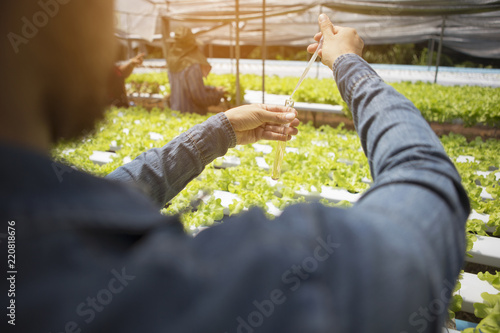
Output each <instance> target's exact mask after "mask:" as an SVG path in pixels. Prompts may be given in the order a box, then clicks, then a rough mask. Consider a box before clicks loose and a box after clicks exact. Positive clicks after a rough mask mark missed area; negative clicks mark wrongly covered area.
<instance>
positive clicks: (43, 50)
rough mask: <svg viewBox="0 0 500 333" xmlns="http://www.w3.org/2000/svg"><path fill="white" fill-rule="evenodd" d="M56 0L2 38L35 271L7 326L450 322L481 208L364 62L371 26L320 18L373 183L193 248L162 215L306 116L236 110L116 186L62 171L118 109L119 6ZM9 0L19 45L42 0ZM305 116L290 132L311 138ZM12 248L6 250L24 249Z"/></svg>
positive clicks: (2, 170)
mask: <svg viewBox="0 0 500 333" xmlns="http://www.w3.org/2000/svg"><path fill="white" fill-rule="evenodd" d="M6 4H7V5H6ZM52 4H53V6H56V5H58V6H59V7H58V9H59V14H58V15H57V16H55V17H54V18H52V21H51V22H50V24H48V25H47V26H45V27H44V28H43V30H42V29H41V30H40V31H39V34H38V35H37V37H36V38H32V39H28V38H27V37H21V38H24V39H26V41H27V42H25V43H24V42H23V41H24V40H22V39H19V38H18V39H15V38H14V37H15V36H13V35H9V36H10V39H9V38H4V39H2V41H3V42H2V43H4V44H5V45H2V46H3V48H2V49H3V50H4V52H2V53H0V60H1V61H0V66H1V67H2V71H3V73H4V80H3V82H7V80H10V81H8V82H9V84H8V85H4V86H3V87H2V89H1V90H0V94H1V95H2V96H1V97H2V98H1V99H0V103H1V108H2V113H1V115H0V117H1V122H0V142H1V144H0V151H1V154H2V163H1V164H0V184H1V186H0V193H1V198H2V201H1V204H0V217H1V220H2V226H3V227H2V230H1V232H2V233H3V234H5V233H7V230H9V232H11V230H12V229H7V225H9V226H10V225H12V224H13V225H14V228H15V242H16V243H15V249H16V254H15V255H16V257H15V258H16V267H15V268H16V271H17V273H12V274H14V279H12V276H11V274H9V275H8V276H7V278H9V279H10V280H7V278H5V277H4V278H3V279H2V282H1V283H0V288H1V290H3V293H4V294H3V295H2V298H1V306H2V308H3V309H4V311H5V312H4V313H6V314H9V315H10V316H11V317H9V316H7V317H6V316H5V315H4V318H3V319H2V320H1V321H0V327H1V331H2V332H10V331H15V332H17V331H18V332H35V331H36V332H240V333H241V332H246V333H250V332H287V333H293V332H301V333H302V332H384V333H385V332H438V331H439V330H440V329H441V327H442V324H443V321H444V318H445V317H446V315H447V311H446V305H447V302H448V300H449V297H450V294H451V290H450V285H451V286H453V284H454V281H455V279H456V278H457V275H458V273H459V271H460V268H461V266H462V264H463V259H464V258H463V257H464V250H465V237H464V223H465V221H466V218H467V216H468V213H469V203H468V199H467V196H466V194H465V192H464V189H463V188H462V186H461V184H460V177H459V175H458V173H457V171H456V170H455V168H454V166H453V164H452V162H451V161H450V160H449V158H448V157H447V156H446V154H445V152H444V150H443V148H442V146H441V144H440V142H439V140H438V138H437V137H436V136H435V135H434V133H433V132H432V131H431V129H430V128H429V126H428V125H427V123H426V122H425V121H424V120H423V119H422V117H421V115H420V113H419V111H418V110H417V109H416V108H415V107H414V106H413V104H412V103H411V102H409V101H408V100H407V99H406V98H404V97H403V96H402V95H400V94H398V93H397V92H396V91H395V90H394V89H392V88H391V87H389V86H388V85H386V84H385V83H384V82H383V81H382V80H381V79H380V77H379V76H378V75H377V74H376V73H375V72H374V71H373V69H372V68H371V67H370V66H369V65H368V64H367V63H366V62H365V61H364V60H363V59H362V58H361V57H360V55H361V49H362V41H361V40H360V39H359V37H358V36H357V34H356V33H355V31H354V30H352V29H348V28H340V27H333V26H332V24H331V22H330V21H329V20H328V19H327V18H326V17H324V16H320V21H321V22H320V26H321V30H322V33H323V35H324V37H325V41H324V46H323V50H322V53H320V55H321V56H322V61H323V63H324V64H325V65H327V66H328V67H330V68H332V70H333V75H334V78H335V80H336V81H337V84H338V87H339V90H340V92H341V94H342V97H343V98H344V99H345V101H346V102H347V104H348V105H349V108H350V109H351V110H352V112H353V116H354V121H355V124H356V129H357V131H358V133H359V135H360V139H361V142H362V144H363V149H364V151H365V153H366V154H367V156H368V160H369V162H370V167H371V171H372V175H373V178H374V183H373V186H372V187H371V188H370V189H369V190H368V191H367V192H366V193H365V194H364V196H363V197H362V198H361V199H360V200H359V201H358V202H357V203H356V204H355V205H354V206H353V207H352V208H350V209H340V208H329V207H325V206H322V205H320V204H301V205H294V206H291V207H288V208H287V209H285V211H284V212H283V214H282V215H281V216H280V217H278V218H276V219H275V220H273V221H269V220H267V219H266V218H265V215H264V213H263V212H262V211H261V210H259V209H252V210H250V211H248V212H245V213H243V214H241V215H239V216H236V217H232V218H230V219H228V220H227V221H226V222H225V223H222V224H221V225H219V226H216V227H212V228H209V229H207V230H205V231H202V232H201V233H200V234H199V235H198V236H196V237H194V238H193V237H191V236H189V235H186V234H185V233H184V231H183V227H182V225H181V223H180V222H179V219H178V218H177V217H166V216H162V215H161V214H160V213H159V211H158V210H159V208H160V207H162V205H164V204H165V202H166V201H167V200H169V199H170V198H172V197H173V196H175V195H176V193H178V192H179V191H180V190H181V189H182V188H183V186H184V185H185V184H186V183H187V182H189V180H190V179H192V178H193V177H196V175H197V174H199V173H200V172H201V171H202V170H203V167H204V166H205V165H206V164H207V163H210V161H212V160H213V159H214V158H216V157H218V156H222V155H223V154H225V153H226V151H227V149H229V148H230V147H232V146H234V145H235V144H237V143H250V142H255V141H256V140H257V139H260V138H266V137H267V138H275V139H282V140H284V139H288V137H281V136H280V134H278V133H276V131H275V129H276V127H277V126H276V125H264V124H266V123H268V122H270V123H279V124H282V123H286V122H289V121H292V120H293V118H295V112H294V111H293V110H291V109H285V108H281V107H276V108H272V107H263V106H262V107H258V106H245V107H242V108H241V109H234V110H231V111H228V112H226V113H221V114H218V115H216V116H214V117H211V118H210V119H208V120H207V121H206V122H204V123H202V124H200V125H197V126H195V127H193V128H192V129H190V130H189V131H187V132H186V133H184V134H182V135H180V136H179V137H177V138H176V139H174V140H173V141H172V142H170V143H169V144H167V145H166V146H164V147H162V148H157V149H152V150H149V151H147V152H145V153H144V154H142V155H141V156H139V157H138V158H137V159H136V160H134V161H132V162H131V163H129V164H127V165H125V166H123V167H121V168H119V169H117V170H116V171H115V172H113V173H111V174H110V175H109V176H108V177H107V179H101V178H97V177H93V176H90V175H87V174H85V173H81V172H78V171H75V170H73V169H71V168H68V167H65V166H62V165H59V164H57V163H55V162H53V161H52V160H51V159H50V158H49V157H48V154H49V148H50V145H51V143H53V142H54V141H55V140H57V139H59V138H61V137H72V136H75V135H76V134H78V133H80V132H81V131H82V130H84V129H88V128H91V127H92V124H93V122H94V121H95V119H96V118H97V117H99V116H100V115H101V114H102V108H101V105H103V104H104V101H105V91H104V89H102V91H101V88H102V87H104V86H105V84H106V75H105V73H109V71H108V70H107V69H109V68H110V67H109V66H111V65H112V61H113V59H112V58H113V54H114V53H113V52H110V51H109V45H111V44H110V43H109V41H110V40H112V38H113V26H112V23H111V22H112V20H111V17H112V11H113V5H112V1H107V0H87V1H80V0H75V1H72V2H64V4H63V3H62V2H61V1H59V2H54V3H52ZM54 4H55V5H54ZM7 6H8V7H9V13H10V15H9V17H7V18H6V19H4V20H2V21H0V29H1V31H2V32H3V33H4V36H6V35H8V34H9V33H10V32H12V31H14V33H17V31H18V30H19V29H21V28H19V20H18V18H19V17H23V16H24V15H27V14H26V13H32V12H36V11H37V10H40V8H39V7H38V6H39V3H35V2H28V1H24V0H22V1H17V2H15V3H14V2H11V1H7V2H2V3H1V4H0V9H2V12H5V10H6V8H7ZM27 17H31V16H27ZM23 22H24V21H23ZM16 29H17V30H16ZM76 36H78V38H75V37H76ZM318 37H319V35H318V36H316V40H318ZM16 38H17V37H16ZM49 41H50V43H51V45H52V46H53V47H46V43H48V42H49ZM315 47H316V44H314V45H311V46H310V47H309V51H313V50H314V49H315ZM88 49H92V50H94V52H93V53H94V54H93V55H92V57H91V59H89V58H88V56H87V54H86V52H84V51H85V50H88ZM16 50H17V53H16ZM78 54H86V55H85V57H78V56H77V55H78ZM71 55H73V56H71ZM94 56H95V57H94ZM63 59H64V61H62V60H63ZM90 60H94V61H90ZM75 69H78V74H79V75H74V74H75ZM49 74H50V75H49ZM75 77H78V79H76V78H75ZM72 78H73V81H71V80H72ZM82 83H83V86H84V87H87V88H88V90H82V89H81V88H80V87H81V86H80V84H82ZM89 83H92V85H89ZM21 87H23V89H24V90H22V91H23V93H24V98H22V99H19V98H17V97H18V96H19V93H18V92H19V91H21V90H19V89H20V88H21ZM288 114H290V117H289V118H286V115H288ZM293 121H294V122H295V123H294V122H292V127H291V129H290V130H289V131H290V132H289V133H287V135H294V134H296V132H295V131H296V130H294V129H293V126H294V125H296V124H297V121H296V120H293ZM257 125H258V126H257ZM261 126H264V127H261ZM266 129H267V130H266ZM13 222H14V223H13ZM11 237H12V236H11ZM0 240H1V241H2V242H1V243H0V248H1V251H2V253H4V254H6V253H7V238H6V237H4V238H0ZM4 259H5V258H4ZM6 263H7V260H2V266H1V269H2V271H3V272H7V271H8V270H9V269H8V268H7V267H6V266H5V265H6ZM13 280H15V283H13V282H12V281H13ZM12 288H14V289H15V296H14V297H12V296H6V294H7V292H8V291H9V290H11V289H12ZM451 288H452V287H451ZM12 300H14V304H13V303H12ZM436 300H437V301H440V302H442V307H441V308H440V309H438V310H439V311H436V309H435V307H433V305H434V304H435V301H436ZM8 308H9V309H8ZM429 309H431V310H432V311H429ZM12 315H13V316H14V319H15V326H13V325H12V324H9V323H8V320H12V319H11V318H12Z"/></svg>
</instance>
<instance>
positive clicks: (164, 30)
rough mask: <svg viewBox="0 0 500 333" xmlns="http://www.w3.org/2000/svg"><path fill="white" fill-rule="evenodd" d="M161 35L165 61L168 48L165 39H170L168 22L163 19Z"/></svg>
mask: <svg viewBox="0 0 500 333" xmlns="http://www.w3.org/2000/svg"><path fill="white" fill-rule="evenodd" d="M161 34H162V47H163V58H165V60H167V55H168V48H169V46H168V43H167V39H169V38H170V20H169V19H167V18H165V17H162V18H161ZM167 68H168V63H167Z"/></svg>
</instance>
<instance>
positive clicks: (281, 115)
mask: <svg viewBox="0 0 500 333" xmlns="http://www.w3.org/2000/svg"><path fill="white" fill-rule="evenodd" d="M259 106H260V108H261V109H262V110H261V111H260V112H259V113H258V117H259V120H260V121H261V122H262V123H275V124H288V123H290V122H292V121H293V120H294V119H295V118H297V111H296V110H295V109H293V108H290V107H285V106H278V105H264V104H262V105H259Z"/></svg>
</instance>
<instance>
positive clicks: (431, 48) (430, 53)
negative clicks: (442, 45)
mask: <svg viewBox="0 0 500 333" xmlns="http://www.w3.org/2000/svg"><path fill="white" fill-rule="evenodd" d="M433 55H434V38H431V39H429V46H428V47H427V70H431V66H432V56H433Z"/></svg>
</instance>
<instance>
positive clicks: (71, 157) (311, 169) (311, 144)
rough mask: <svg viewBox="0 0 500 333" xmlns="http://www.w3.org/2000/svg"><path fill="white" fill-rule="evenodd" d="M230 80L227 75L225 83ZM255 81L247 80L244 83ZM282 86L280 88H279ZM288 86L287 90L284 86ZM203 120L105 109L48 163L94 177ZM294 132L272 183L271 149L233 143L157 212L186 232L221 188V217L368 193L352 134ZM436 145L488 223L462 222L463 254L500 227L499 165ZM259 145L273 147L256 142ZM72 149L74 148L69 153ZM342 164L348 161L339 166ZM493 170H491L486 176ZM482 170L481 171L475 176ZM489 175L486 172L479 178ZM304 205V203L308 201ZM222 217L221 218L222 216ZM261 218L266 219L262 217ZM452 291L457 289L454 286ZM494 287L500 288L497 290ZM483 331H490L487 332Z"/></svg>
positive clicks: (365, 169)
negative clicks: (232, 163)
mask: <svg viewBox="0 0 500 333" xmlns="http://www.w3.org/2000/svg"><path fill="white" fill-rule="evenodd" d="M229 79H230V78H229ZM251 80H256V79H255V77H253V76H250V77H249V80H248V81H247V82H249V83H248V84H249V85H250V84H257V82H253V83H252V82H251ZM283 89H288V88H287V87H285V88H283ZM292 89H293V88H292ZM207 118H208V116H200V115H197V114H183V113H179V112H175V111H170V110H159V109H154V110H152V111H151V112H148V111H146V110H144V109H141V108H130V109H111V110H109V111H108V112H107V113H106V117H105V119H104V120H103V121H102V122H100V123H99V124H97V126H96V131H95V133H94V134H93V135H90V136H87V137H86V138H84V139H82V140H75V141H71V142H60V143H59V144H58V145H57V146H56V147H55V148H54V149H53V151H52V154H53V156H54V158H55V159H57V160H60V161H63V162H65V163H67V164H69V165H74V166H76V167H77V168H79V169H81V170H85V171H87V172H89V173H92V174H95V175H97V176H105V175H107V174H108V173H110V172H112V171H113V170H115V169H116V168H117V167H119V166H121V165H123V164H124V163H125V161H127V160H130V159H134V158H135V157H136V156H138V155H139V154H141V153H142V152H144V151H146V150H148V149H150V148H153V147H161V146H163V145H165V144H166V143H167V142H169V141H170V140H172V139H173V138H174V137H176V136H177V135H179V134H181V133H183V132H185V131H186V130H188V129H189V128H191V127H193V126H194V125H196V124H199V123H201V122H203V121H204V120H206V119H207ZM151 132H153V133H158V134H161V135H162V136H163V138H162V139H161V140H157V141H155V140H153V139H152V138H151V135H150V133H151ZM299 132H300V134H299V135H298V136H297V137H296V138H294V139H293V140H291V141H289V142H288V144H287V146H288V147H290V148H292V149H295V152H288V153H287V154H286V155H285V159H284V163H283V172H282V176H281V179H280V183H279V185H273V184H272V183H270V182H269V175H270V172H269V171H267V170H264V169H262V168H260V167H259V166H258V163H257V161H256V158H257V157H259V158H263V159H264V160H265V162H266V163H267V164H268V165H270V166H271V165H272V164H273V160H274V151H273V152H272V153H271V154H264V153H263V152H262V151H259V150H256V149H255V148H254V147H253V146H251V145H249V146H238V147H236V148H235V149H231V150H229V151H228V154H227V155H226V156H232V157H238V158H239V159H240V161H241V164H240V166H237V167H231V168H225V169H222V168H219V167H220V165H221V162H222V161H221V160H220V159H217V160H215V161H214V162H213V163H211V164H210V165H208V166H207V167H206V168H205V170H204V171H203V172H202V173H201V174H200V175H199V176H198V177H197V178H196V179H194V180H193V181H191V182H190V183H189V184H188V185H187V186H186V188H185V189H184V190H183V191H182V192H180V193H179V194H178V195H177V196H176V197H175V198H174V199H173V200H172V201H171V202H170V203H169V204H168V205H167V206H166V207H165V208H164V209H162V213H163V214H168V215H180V218H181V221H182V222H183V224H184V226H185V228H186V229H187V230H192V229H195V228H197V227H200V226H209V225H212V224H213V223H214V222H215V221H220V220H222V219H223V217H224V215H225V208H224V207H223V206H222V204H221V200H220V199H218V198H216V197H215V196H214V195H213V194H214V193H215V191H228V192H230V193H233V194H236V195H237V196H238V197H239V200H233V202H232V203H230V204H229V207H227V208H226V209H227V210H228V211H227V212H226V215H236V214H239V213H241V212H242V211H243V210H244V209H248V208H251V207H260V208H261V209H263V210H264V211H267V210H268V204H270V203H271V204H272V205H274V206H275V207H276V208H279V209H284V208H285V207H287V206H289V205H291V204H294V203H298V202H303V201H305V200H306V198H305V197H304V196H300V195H297V191H299V190H307V191H309V192H312V193H315V192H318V191H320V189H321V186H323V185H324V186H330V187H333V188H338V189H346V190H348V191H349V192H351V193H363V192H364V191H366V190H367V189H368V188H369V184H367V183H366V179H368V180H369V179H370V178H371V176H370V169H369V165H368V161H367V159H366V157H365V155H364V153H363V151H362V150H361V145H360V142H359V138H358V136H357V135H356V133H355V132H353V131H349V130H346V129H344V128H343V126H339V127H338V128H331V127H329V126H322V127H321V128H319V129H316V128H314V127H313V126H312V125H311V124H302V125H301V126H300V127H299ZM113 141H115V142H114V144H116V145H119V146H121V149H120V150H118V151H117V155H116V157H115V158H114V160H113V161H112V162H110V163H108V164H105V165H103V166H98V165H96V164H94V163H93V162H91V161H90V160H89V156H90V155H92V153H93V151H107V150H108V149H109V146H110V144H111V143H112V142H113ZM441 142H442V144H443V146H444V148H445V150H446V152H447V154H448V155H449V156H450V158H451V160H452V161H454V162H455V166H456V167H457V170H458V171H459V173H460V174H461V176H462V183H463V185H464V187H465V189H466V191H467V193H468V195H469V198H470V201H471V205H472V208H473V209H475V210H476V211H477V212H479V213H483V214H489V215H490V219H489V221H488V224H487V225H486V224H484V223H483V222H481V221H480V220H469V221H468V222H467V224H466V231H467V233H466V234H467V241H468V243H467V251H469V250H470V249H472V245H473V242H474V241H475V240H476V235H483V236H487V233H486V230H487V227H493V228H494V229H495V230H496V233H497V234H498V230H499V226H500V218H499V217H500V205H498V197H499V194H500V193H499V192H498V191H499V188H500V186H498V180H497V179H496V175H495V173H496V172H498V170H496V169H495V168H492V167H498V166H500V155H499V154H498V152H499V151H500V141H498V140H487V141H482V140H481V139H479V138H478V139H476V140H474V141H471V142H467V140H466V139H465V138H464V137H463V136H461V135H456V134H450V135H448V136H443V137H442V138H441ZM261 144H270V145H272V146H273V147H274V143H271V142H261ZM70 149H73V150H74V151H70ZM464 155H466V156H473V157H474V158H475V160H474V161H469V162H465V163H462V162H460V163H458V162H456V161H457V158H458V157H459V156H464ZM347 161H349V163H346V162H347ZM491 171H493V172H491ZM477 172H483V173H479V174H478V173H477ZM486 172H491V173H486ZM482 187H484V188H485V189H486V191H487V192H488V193H489V194H491V195H492V196H493V200H484V199H482V198H481V192H482V191H483V189H482ZM308 200H309V199H308ZM320 202H321V203H322V204H324V205H328V206H340V207H348V206H350V203H348V202H345V201H344V202H340V203H332V202H329V201H328V200H326V199H321V200H320ZM227 213H229V214H227ZM267 216H268V217H269V218H273V215H271V214H267ZM478 276H479V277H480V278H481V279H484V280H487V281H489V282H490V283H491V284H492V285H493V286H495V288H497V289H499V285H500V279H499V274H498V273H497V274H496V275H491V274H489V273H485V274H482V273H480V274H479V275H478ZM456 288H460V285H459V284H458V285H457V287H456ZM499 290H500V289H499ZM483 297H484V299H485V303H484V305H478V304H476V310H477V312H478V313H477V314H476V315H478V314H480V315H482V316H483V317H481V318H484V320H483V321H482V324H481V325H482V326H481V327H483V328H482V329H483V332H493V331H494V330H493V331H492V330H491V329H490V328H489V327H494V328H495V326H492V323H494V321H495V320H497V319H498V316H499V314H498V297H499V295H490V296H486V295H483ZM461 303H462V299H461V297H460V296H459V295H456V296H454V297H453V298H452V300H451V304H450V311H451V312H450V316H451V317H453V312H456V311H458V309H460V305H461ZM488 329H490V331H488Z"/></svg>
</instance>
